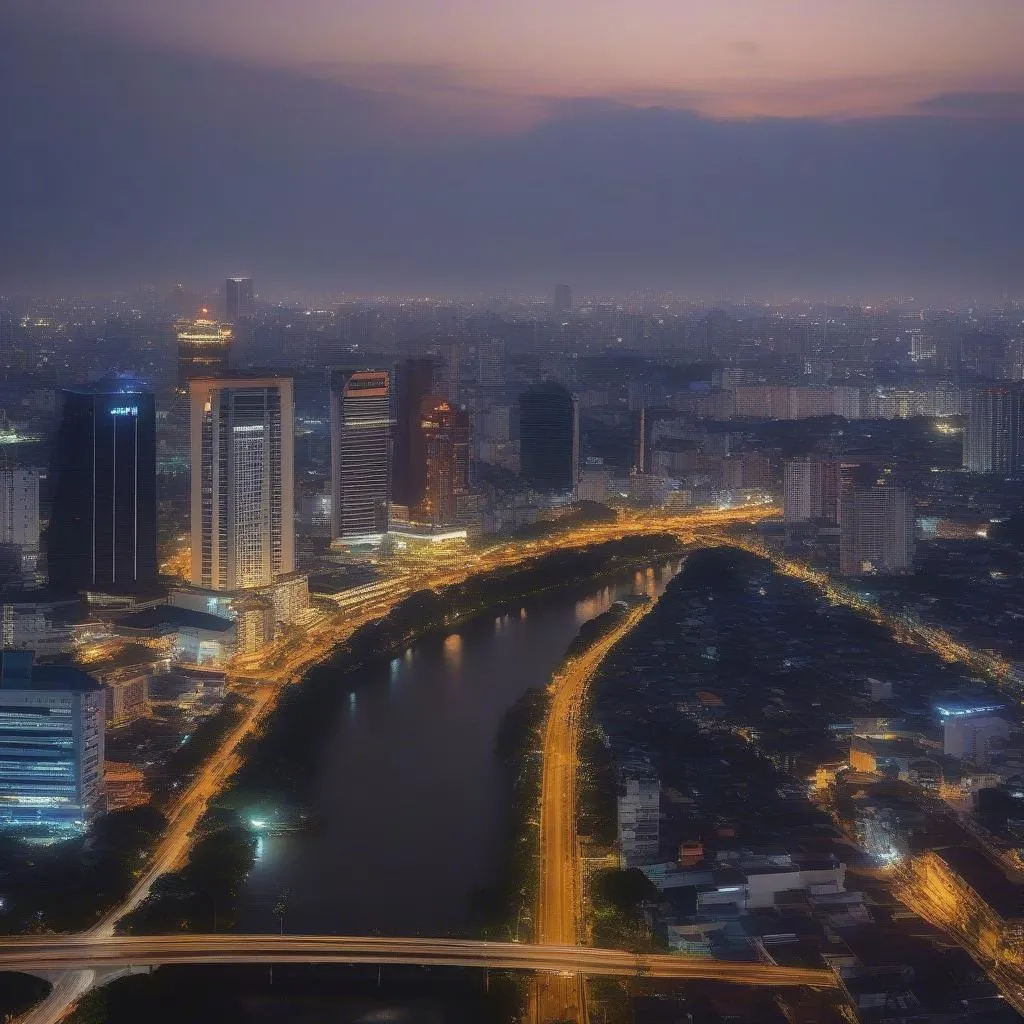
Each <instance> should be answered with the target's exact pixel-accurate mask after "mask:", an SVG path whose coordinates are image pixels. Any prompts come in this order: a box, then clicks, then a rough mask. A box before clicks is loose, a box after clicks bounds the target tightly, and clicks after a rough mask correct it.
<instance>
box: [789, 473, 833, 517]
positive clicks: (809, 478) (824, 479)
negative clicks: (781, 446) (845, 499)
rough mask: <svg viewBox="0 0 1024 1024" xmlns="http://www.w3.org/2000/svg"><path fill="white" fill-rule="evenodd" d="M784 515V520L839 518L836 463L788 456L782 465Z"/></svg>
mask: <svg viewBox="0 0 1024 1024" xmlns="http://www.w3.org/2000/svg"><path fill="white" fill-rule="evenodd" d="M783 517H784V518H785V520H786V522H787V523H806V522H808V521H809V520H812V519H816V520H824V521H825V522H829V523H837V522H838V521H839V463H838V462H832V461H829V460H827V459H816V458H807V459H790V460H789V461H788V462H787V463H786V464H785V466H784V467H783Z"/></svg>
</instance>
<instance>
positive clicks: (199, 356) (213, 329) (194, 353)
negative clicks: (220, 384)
mask: <svg viewBox="0 0 1024 1024" xmlns="http://www.w3.org/2000/svg"><path fill="white" fill-rule="evenodd" d="M177 331H178V387H179V389H180V391H181V393H182V394H184V393H185V392H186V391H187V390H188V382H189V381H190V380H195V379H197V378H202V377H226V376H227V375H228V373H229V372H230V371H229V369H228V366H229V362H230V357H231V344H232V341H233V340H234V331H233V330H232V329H231V327H229V326H228V325H227V324H219V323H217V322H216V321H214V320H206V319H199V320H180V321H178V324H177Z"/></svg>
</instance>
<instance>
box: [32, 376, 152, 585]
mask: <svg viewBox="0 0 1024 1024" xmlns="http://www.w3.org/2000/svg"><path fill="white" fill-rule="evenodd" d="M52 476H53V478H54V481H55V490H54V496H53V514H52V515H51V517H50V526H49V530H48V531H47V535H46V550H47V560H48V566H49V573H50V582H51V584H52V585H53V587H54V588H55V589H56V590H58V591H75V590H103V591H115V592H119V591H130V590H137V589H140V588H146V587H148V586H152V585H153V584H155V583H156V582H157V558H156V409H155V403H154V399H153V393H152V391H150V390H149V389H148V388H147V387H146V386H145V385H144V384H142V383H140V382H139V381H137V380H134V379H132V378H130V377H124V376H110V377H106V378H104V379H103V380H101V381H98V382H97V383H96V384H94V385H92V386H91V387H89V388H85V389H83V390H80V391H66V392H65V393H64V415H63V419H62V421H61V425H60V429H59V431H58V433H57V439H56V442H55V444H54V449H53V462H52Z"/></svg>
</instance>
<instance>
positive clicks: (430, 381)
mask: <svg viewBox="0 0 1024 1024" xmlns="http://www.w3.org/2000/svg"><path fill="white" fill-rule="evenodd" d="M397 391H398V401H397V403H396V404H397V416H396V423H395V438H394V440H395V446H394V466H393V474H392V486H391V498H392V501H393V502H394V503H395V504H397V505H402V506H404V507H405V508H406V509H411V508H414V507H415V506H417V505H418V504H419V503H420V502H421V501H422V500H423V489H424V487H425V486H426V462H425V458H426V457H425V455H424V452H423V431H422V429H421V421H420V410H421V409H422V407H423V399H424V398H427V397H429V396H430V395H432V394H433V391H434V361H433V360H432V359H429V358H415V359H406V360H404V361H403V362H401V363H399V364H398V373H397Z"/></svg>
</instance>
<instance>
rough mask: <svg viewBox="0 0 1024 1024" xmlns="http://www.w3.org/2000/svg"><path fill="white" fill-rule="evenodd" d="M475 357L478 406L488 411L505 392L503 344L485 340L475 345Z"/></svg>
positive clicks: (489, 339) (498, 341)
mask: <svg viewBox="0 0 1024 1024" xmlns="http://www.w3.org/2000/svg"><path fill="white" fill-rule="evenodd" d="M476 355H477V385H478V387H479V395H480V405H481V406H482V407H483V408H485V409H489V408H490V407H491V406H492V405H494V404H495V403H496V402H498V401H499V400H500V399H501V397H502V393H503V392H504V390H505V342H504V341H503V340H502V339H501V338H487V339H486V340H484V341H481V342H480V344H479V345H477V352H476Z"/></svg>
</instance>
